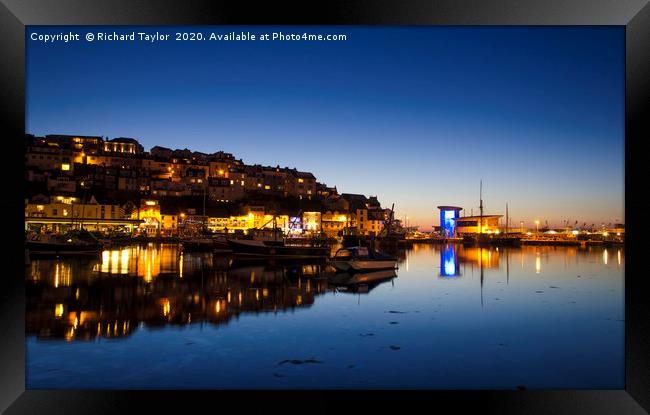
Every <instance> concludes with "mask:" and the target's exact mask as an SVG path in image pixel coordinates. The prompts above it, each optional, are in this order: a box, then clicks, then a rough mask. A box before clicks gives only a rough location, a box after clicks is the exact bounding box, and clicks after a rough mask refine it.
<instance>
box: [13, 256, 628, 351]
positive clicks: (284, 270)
mask: <svg viewBox="0 0 650 415" xmlns="http://www.w3.org/2000/svg"><path fill="white" fill-rule="evenodd" d="M436 251H437V252H436ZM391 253H392V254H393V255H395V256H397V258H398V264H400V268H401V267H402V266H404V265H405V266H406V269H407V273H408V272H409V271H408V268H409V258H410V257H412V256H416V257H415V260H414V261H413V262H412V264H411V265H410V268H411V271H413V269H415V272H418V268H417V266H418V264H419V260H418V258H423V255H425V256H424V257H426V258H435V259H438V258H439V263H438V264H436V265H437V266H436V265H434V268H433V270H435V271H431V270H432V269H431V268H428V269H429V271H428V272H429V273H430V274H429V276H426V274H425V277H426V278H436V277H440V278H444V279H450V280H454V279H457V280H458V281H456V282H459V281H460V280H462V279H464V278H465V277H470V278H473V275H474V271H475V269H476V271H478V273H479V279H478V281H477V288H479V287H478V286H480V302H481V305H482V306H483V305H484V296H485V295H484V285H485V283H486V280H488V279H489V278H490V272H495V274H496V273H498V275H502V274H505V282H506V284H509V283H510V280H511V278H517V275H518V274H519V273H522V272H524V271H525V268H527V267H529V269H531V268H532V269H531V272H533V271H532V270H534V273H535V274H542V273H543V271H544V267H543V266H542V265H543V264H545V263H546V261H548V258H549V257H550V256H551V255H562V257H563V264H564V267H570V266H572V264H574V265H576V264H578V263H579V261H585V262H593V261H594V259H595V258H599V259H600V261H599V262H601V263H602V265H604V266H608V265H611V266H613V267H615V268H619V267H621V266H622V261H623V257H624V251H623V249H622V248H621V249H618V250H616V252H615V255H616V261H613V260H610V259H609V256H610V254H611V255H612V256H613V255H614V253H613V252H611V253H610V251H609V250H607V249H604V250H603V249H598V248H592V247H589V248H587V249H581V248H579V247H561V248H557V247H548V246H535V247H521V248H512V247H510V248H486V247H466V246H463V245H454V244H448V245H441V246H431V245H422V246H419V245H415V246H414V247H413V248H412V249H410V250H403V249H402V250H397V251H394V252H391ZM435 254H438V255H435ZM418 255H419V257H417V256H418ZM512 255H515V258H517V256H519V259H520V262H521V270H519V267H515V270H514V271H512V272H511V270H510V256H512ZM515 261H516V259H515ZM531 264H532V266H531ZM544 266H546V265H544ZM468 268H469V270H468ZM436 271H437V272H436ZM504 271H505V272H504ZM395 277H397V273H396V272H395V271H392V270H391V271H380V272H374V273H362V274H356V275H350V274H338V273H336V272H335V271H334V270H333V269H332V268H330V267H329V266H328V265H327V264H326V262H325V261H316V262H314V261H311V262H297V261H289V262H286V261H285V262H282V261H275V262H274V261H251V260H246V261H242V260H239V259H235V258H231V257H229V256H213V255H212V254H209V253H191V254H190V253H185V254H183V253H182V252H181V251H180V250H179V249H178V246H175V245H164V244H163V245H154V244H149V245H147V246H142V247H128V248H123V249H119V250H112V251H105V252H103V253H102V255H101V259H99V260H89V259H86V260H82V259H69V260H34V261H33V262H32V263H31V264H30V266H29V268H28V269H27V272H26V279H27V281H26V301H27V304H26V332H27V334H30V335H35V336H36V337H37V338H38V339H51V338H53V339H65V340H69V341H70V340H81V339H84V340H90V339H96V338H100V337H109V338H116V337H125V336H129V335H130V334H132V333H133V332H134V331H135V330H136V329H137V328H138V327H139V326H141V325H142V324H144V326H147V327H151V328H155V327H164V326H167V325H188V324H203V323H210V324H215V325H221V324H228V323H229V322H230V321H231V320H232V319H233V317H234V318H238V317H239V316H240V315H242V314H245V313H267V312H273V313H277V312H283V311H287V310H295V309H297V308H309V307H310V306H312V305H313V304H314V302H315V301H316V298H317V297H319V296H321V295H323V294H324V293H326V292H329V291H336V292H350V293H357V294H358V293H369V292H370V291H372V290H373V289H375V288H376V287H378V286H379V285H381V284H384V283H387V282H389V281H390V282H392V283H393V284H394V283H395V281H394V279H395ZM454 284H455V282H454Z"/></svg>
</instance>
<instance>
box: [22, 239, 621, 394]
mask: <svg viewBox="0 0 650 415" xmlns="http://www.w3.org/2000/svg"><path fill="white" fill-rule="evenodd" d="M393 253H394V254H396V256H397V257H398V264H399V270H397V271H396V273H394V272H392V271H389V272H383V274H381V273H368V274H364V275H358V276H354V278H351V276H349V275H347V274H340V273H339V274H337V273H336V272H335V271H334V270H333V269H331V268H330V267H328V266H327V265H326V264H325V263H323V262H300V263H297V262H296V263H274V262H266V261H262V262H259V261H242V260H239V259H235V258H232V257H230V256H219V255H212V254H208V253H182V252H181V251H180V250H179V249H178V247H177V246H175V245H154V244H149V245H146V246H139V247H138V246H133V247H127V248H122V249H116V250H111V251H104V252H103V253H102V255H101V257H100V258H99V259H89V260H80V259H71V260H35V261H33V262H32V263H31V264H30V266H29V268H27V272H26V300H27V307H26V334H27V351H28V359H27V382H28V387H29V388H57V387H64V388H81V387H83V388H88V387H90V388H126V389H128V388H143V387H144V388H166V387H169V388H183V387H188V388H258V387H259V388H302V387H310V388H319V387H323V388H341V387H343V388H365V387H411V388H413V387H415V388H418V387H423V388H492V387H496V388H512V387H516V386H518V385H526V386H527V387H529V388H536V387H537V388H548V387H551V388H620V387H622V385H623V344H624V340H623V309H624V304H623V273H624V258H625V255H624V251H623V249H622V248H608V249H603V248H593V247H592V248H586V249H584V248H579V247H545V246H535V247H522V248H506V247H499V248H478V247H466V246H463V245H425V244H422V245H415V246H413V247H412V248H409V249H407V250H399V251H396V252H393ZM179 329H183V331H180V332H179V331H178V330H179ZM215 330H216V331H215ZM102 340H111V341H109V342H106V341H102ZM361 341H363V342H364V343H363V344H361V343H360V342H361ZM196 345H199V346H196ZM191 346H196V347H191ZM116 352H120V353H119V358H116V355H115V353H116ZM400 352H401V353H400ZM179 353H180V354H181V355H183V356H185V358H184V360H183V361H182V362H177V364H173V365H172V366H171V367H168V366H165V368H166V369H165V370H172V371H174V373H177V374H178V376H177V377H172V378H173V380H163V378H162V377H158V376H157V374H159V372H160V371H161V370H162V369H161V364H163V363H162V362H169V359H170V358H172V356H177V355H178V354H179ZM109 357H110V361H111V362H110V364H109V363H107V362H106V359H108V358H109ZM301 358H304V359H307V358H311V359H312V360H318V361H323V362H325V361H327V362H329V364H327V363H322V364H318V365H315V364H312V365H309V364H307V365H296V369H292V366H294V365H293V364H291V363H284V364H281V365H280V366H277V365H278V364H279V362H282V361H284V360H289V361H290V360H296V359H298V360H299V359H301ZM326 358H327V359H326ZM71 361H75V362H76V363H75V364H74V365H73V364H72V363H71ZM206 361H208V362H211V363H205V362H206ZM216 362H219V365H218V366H219V369H218V370H219V371H220V373H222V374H227V375H225V376H222V377H220V378H215V377H214V376H213V374H212V373H210V372H209V370H208V369H209V368H211V367H213V366H214V365H217V363H216ZM335 362H347V363H345V364H343V363H340V364H337V363H335ZM595 362H597V363H595ZM298 367H300V368H301V371H299V370H298ZM567 367H569V368H570V369H566V368H567ZM117 368H119V369H120V370H118V369H117ZM307 368H309V369H307ZM353 369H354V370H353ZM215 370H216V367H215ZM269 371H270V373H267V372H269ZM100 372H101V373H102V376H101V377H98V376H97V374H98V373H100ZM260 373H264V375H263V376H262V375H260ZM260 376H261V377H260ZM164 379H169V378H168V377H165V378H164ZM183 379H184V380H183ZM170 382H171V383H170ZM174 382H176V383H174ZM181 383H182V384H181Z"/></svg>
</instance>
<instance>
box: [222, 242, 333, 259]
mask: <svg viewBox="0 0 650 415" xmlns="http://www.w3.org/2000/svg"><path fill="white" fill-rule="evenodd" d="M228 245H229V246H230V248H231V249H232V250H233V253H235V254H237V255H244V256H256V257H271V258H321V257H327V256H329V253H330V249H329V248H319V247H306V246H286V245H281V244H269V245H266V244H264V243H259V241H244V240H242V241H237V240H232V239H229V240H228Z"/></svg>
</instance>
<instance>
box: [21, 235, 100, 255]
mask: <svg viewBox="0 0 650 415" xmlns="http://www.w3.org/2000/svg"><path fill="white" fill-rule="evenodd" d="M25 249H26V250H28V252H29V255H56V256H64V255H65V256H68V255H98V254H99V253H100V252H101V250H102V244H101V243H99V241H97V240H96V239H93V238H90V237H88V233H87V232H74V233H69V234H67V235H57V234H35V235H31V236H29V237H27V238H26V240H25Z"/></svg>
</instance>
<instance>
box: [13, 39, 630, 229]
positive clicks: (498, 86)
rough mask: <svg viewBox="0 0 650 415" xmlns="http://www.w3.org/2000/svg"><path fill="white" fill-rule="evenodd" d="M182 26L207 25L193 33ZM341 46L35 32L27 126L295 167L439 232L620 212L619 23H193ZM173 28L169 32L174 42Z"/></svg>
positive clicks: (590, 219) (598, 218)
mask: <svg viewBox="0 0 650 415" xmlns="http://www.w3.org/2000/svg"><path fill="white" fill-rule="evenodd" d="M185 29H186V31H197V29H198V28H197V27H187V28H185ZM200 29H201V31H202V32H204V33H209V32H215V33H218V34H224V33H229V32H231V31H235V32H241V31H244V32H248V31H250V32H251V33H255V34H259V33H271V32H274V31H275V32H279V31H282V32H284V33H303V32H308V33H323V34H325V33H330V34H339V33H342V34H346V35H347V36H348V40H346V41H329V42H327V41H321V42H318V41H316V42H308V41H302V40H301V41H247V42H235V41H232V42H224V41H202V42H200V41H198V42H191V41H187V42H179V41H174V40H170V41H167V42H160V43H154V44H148V43H146V42H140V41H136V42H116V41H113V42H111V41H104V42H97V41H95V42H86V41H83V40H82V41H79V42H70V43H53V44H52V43H49V44H43V43H40V42H37V41H33V40H29V33H32V32H36V33H50V34H56V33H61V32H63V33H66V32H68V31H72V32H74V33H80V34H81V38H82V39H83V37H84V34H85V33H86V32H88V31H92V32H94V33H96V32H98V31H101V32H110V33H112V32H113V31H116V32H118V33H131V32H133V31H136V32H138V31H145V32H155V31H156V30H157V31H159V32H161V33H171V34H173V33H175V32H177V31H181V28H177V27H159V28H153V29H152V28H151V27H136V26H134V27H125V26H121V27H108V26H102V27H37V26H31V27H28V30H27V40H26V42H27V60H26V68H27V69H26V72H27V77H26V83H27V85H26V92H27V94H26V101H27V102H26V106H27V109H26V115H27V117H26V132H27V133H31V134H35V135H45V134H79V135H101V136H107V137H110V138H113V137H133V138H136V139H137V140H139V141H140V143H141V144H142V145H143V146H144V147H145V150H149V149H150V148H151V147H153V146H155V145H160V146H165V147H171V148H189V149H191V150H195V151H203V152H210V153H211V152H215V151H218V150H223V151H226V152H230V153H233V154H234V155H235V156H236V157H237V158H242V159H243V160H244V162H245V163H248V164H265V165H273V166H275V165H277V164H279V165H280V166H288V167H296V168H297V169H299V170H304V171H310V172H312V173H314V175H315V176H316V177H317V179H318V180H319V181H320V182H323V183H326V184H327V185H330V186H334V185H336V186H337V188H338V190H339V192H347V193H363V194H366V195H377V196H378V198H379V200H380V201H381V202H382V205H384V206H387V207H390V206H391V204H392V203H395V211H396V215H397V217H398V218H404V217H405V216H407V215H408V217H409V220H408V222H409V225H420V226H421V228H423V229H430V227H431V225H438V222H439V221H438V212H437V209H436V206H437V205H443V204H447V205H448V204H452V205H458V206H462V207H464V208H465V209H466V210H465V212H466V214H467V215H469V214H470V212H471V211H472V210H473V212H474V213H475V214H478V205H479V181H480V180H481V179H482V180H483V200H484V204H485V206H486V213H494V214H505V204H506V202H507V203H508V206H509V213H510V219H511V223H512V224H513V226H519V222H520V221H524V222H525V224H526V225H527V226H530V227H534V220H536V219H537V220H540V221H541V222H542V224H543V223H544V222H545V221H548V223H549V225H551V226H562V225H563V222H564V221H565V220H568V221H569V222H570V223H571V224H573V223H574V222H575V221H578V222H579V224H582V223H585V222H586V223H587V224H591V223H596V224H599V223H606V224H607V223H610V222H612V223H613V222H624V203H623V195H624V96H625V95H624V94H625V90H624V76H625V71H624V28H622V27H359V26H357V27H349V26H330V27H280V26H274V27H261V26H260V27H244V26H241V27H227V26H222V27H201V28H200ZM172 39H173V35H172Z"/></svg>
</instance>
